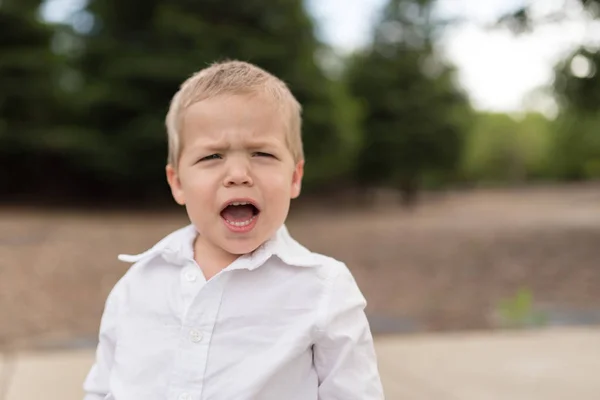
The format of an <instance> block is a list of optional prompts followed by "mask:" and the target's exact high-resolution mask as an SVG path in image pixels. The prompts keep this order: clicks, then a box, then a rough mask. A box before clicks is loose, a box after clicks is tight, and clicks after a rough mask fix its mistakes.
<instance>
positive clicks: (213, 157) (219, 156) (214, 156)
mask: <svg viewBox="0 0 600 400" xmlns="http://www.w3.org/2000/svg"><path fill="white" fill-rule="evenodd" d="M220 158H222V157H221V155H220V154H211V155H210V156H206V157H202V158H201V159H200V160H198V161H209V160H218V159H220Z"/></svg>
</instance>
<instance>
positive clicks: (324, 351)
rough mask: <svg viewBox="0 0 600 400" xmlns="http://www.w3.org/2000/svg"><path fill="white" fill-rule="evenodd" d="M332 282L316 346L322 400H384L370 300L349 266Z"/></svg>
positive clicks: (326, 298)
mask: <svg viewBox="0 0 600 400" xmlns="http://www.w3.org/2000/svg"><path fill="white" fill-rule="evenodd" d="M328 283H329V284H330V286H329V290H328V292H329V293H328V295H327V296H326V297H325V301H326V304H327V305H326V306H325V307H324V314H323V320H322V322H323V323H322V326H321V328H320V329H321V332H320V334H319V336H318V338H317V340H316V343H315V345H314V363H315V368H316V371H317V375H318V377H319V400H334V399H336V400H339V399H343V400H383V399H384V394H383V388H382V385H381V380H380V377H379V371H378V366H377V359H376V354H375V348H374V345H373V337H372V334H371V330H370V327H369V323H368V321H367V318H366V315H365V312H364V308H365V307H366V300H365V299H364V297H363V295H362V293H361V292H360V290H359V288H358V286H357V285H356V282H355V280H354V278H353V277H352V275H351V273H350V271H349V270H348V269H347V267H346V266H345V265H343V268H342V269H341V271H340V272H339V273H338V274H337V276H335V277H333V278H331V279H330V281H329V282H328Z"/></svg>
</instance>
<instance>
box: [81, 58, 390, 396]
mask: <svg viewBox="0 0 600 400" xmlns="http://www.w3.org/2000/svg"><path fill="white" fill-rule="evenodd" d="M166 124H167V131H168V139H169V160H168V165H167V168H166V172H167V178H168V182H169V185H170V187H171V191H172V194H173V197H174V199H175V201H176V202H177V203H179V204H180V205H184V206H185V208H186V211H187V214H188V216H189V219H190V221H191V224H190V225H189V226H187V227H185V228H183V229H180V230H178V231H176V232H174V233H172V234H170V235H168V236H167V237H166V238H164V239H163V240H161V241H160V242H159V243H157V244H156V245H155V246H154V247H152V248H151V249H150V250H148V251H146V252H144V253H142V254H139V255H136V256H128V255H121V256H119V258H120V259H121V260H122V261H126V262H133V263H134V265H133V266H132V267H131V268H130V269H129V271H128V272H127V273H126V274H125V275H124V276H123V278H121V280H120V281H119V282H118V283H117V284H116V285H115V287H114V288H113V290H112V291H111V293H110V295H109V296H108V299H107V302H106V307H105V310H104V314H103V316H102V321H101V325H100V334H99V344H98V348H97V351H96V361H95V363H94V365H93V367H92V369H91V370H90V372H89V374H88V376H87V379H86V380H85V383H84V390H85V392H86V396H85V400H100V399H104V400H106V399H113V400H159V399H160V400H165V399H168V400H251V399H252V400H254V399H256V400H312V399H314V400H317V399H319V400H333V399H336V400H380V399H383V398H384V397H383V390H382V387H381V382H380V378H379V373H378V369H377V362H376V356H375V352H374V348H373V340H372V336H371V332H370V329H369V325H368V322H367V319H366V317H365V314H364V307H365V299H364V298H363V296H362V294H361V292H360V291H359V289H358V287H357V285H356V283H355V281H354V279H353V277H352V275H351V274H350V272H349V270H348V269H347V267H346V266H345V264H343V263H342V262H340V261H337V260H335V259H333V258H329V257H326V256H324V255H320V254H316V253H312V252H310V251H309V250H307V249H306V248H304V247H303V246H301V245H300V244H299V243H298V242H296V241H295V240H294V239H292V237H291V236H290V235H289V233H288V231H287V230H286V228H285V225H284V221H285V219H286V217H287V215H288V210H289V206H290V200H291V199H293V198H296V197H297V196H298V195H299V194H300V186H301V181H302V174H303V166H304V156H303V151H302V139H301V135H300V126H301V117H300V105H299V104H298V102H297V101H296V100H295V98H294V97H293V95H292V94H291V92H290V91H289V89H288V88H287V87H286V85H285V84H284V83H283V82H282V81H281V80H279V79H277V78H276V77H274V76H273V75H271V74H269V73H267V72H266V71H264V70H262V69H260V68H258V67H256V66H254V65H251V64H248V63H244V62H239V61H230V62H224V63H219V64H215V65H212V66H210V67H208V68H206V69H204V70H202V71H200V72H199V73H197V74H195V75H194V76H192V77H191V78H189V79H188V80H187V81H186V82H184V83H183V85H182V86H181V88H180V90H179V91H178V92H177V93H176V94H175V96H174V98H173V100H172V103H171V107H170V110H169V113H168V115H167V121H166Z"/></svg>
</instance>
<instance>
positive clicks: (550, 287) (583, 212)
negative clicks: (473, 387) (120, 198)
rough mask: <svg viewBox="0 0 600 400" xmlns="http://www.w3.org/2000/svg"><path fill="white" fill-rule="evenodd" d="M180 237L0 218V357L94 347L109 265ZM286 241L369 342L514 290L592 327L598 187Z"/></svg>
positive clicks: (77, 218)
mask: <svg viewBox="0 0 600 400" xmlns="http://www.w3.org/2000/svg"><path fill="white" fill-rule="evenodd" d="M333 203H335V201H333ZM186 223H187V220H186V217H185V215H184V214H183V212H179V213H165V212H163V213H150V212H141V211H137V212H136V211H127V212H123V211H121V212H116V211H112V212H108V211H97V212H90V211H87V212H81V211H60V212H59V211H47V210H46V211H45V210H42V209H18V208H14V207H13V208H7V207H5V208H3V209H0V349H1V348H7V347H28V346H43V345H51V344H52V343H71V344H72V343H76V340H78V339H84V340H94V338H95V336H96V333H97V329H98V324H99V319H100V315H101V312H102V309H103V306H104V301H105V299H106V295H107V294H108V292H109V290H110V289H111V288H112V286H113V285H114V283H115V282H116V281H117V280H118V279H119V277H120V276H121V275H122V274H123V273H124V272H125V270H126V269H127V268H128V266H129V264H125V263H121V262H119V261H117V259H116V256H117V254H119V253H129V254H134V253H136V252H140V251H143V250H145V249H147V248H148V247H149V246H151V245H152V244H153V243H154V242H156V241H157V240H158V239H160V238H162V237H163V236H164V235H166V234H167V233H169V232H171V231H172V230H175V229H177V228H178V227H180V226H182V225H183V224H186ZM288 227H289V229H290V231H291V233H292V235H294V236H295V237H296V238H297V239H298V240H300V241H301V242H303V243H304V244H305V245H306V246H307V247H308V248H310V249H311V250H313V251H317V252H322V253H326V254H328V255H331V256H334V257H336V258H339V259H341V260H343V261H345V262H346V263H347V264H348V266H349V267H350V269H351V270H352V272H353V273H354V276H355V277H356V280H357V281H358V284H359V286H360V287H361V289H362V291H363V293H364V295H365V297H366V298H367V300H368V303H369V304H368V308H367V311H368V315H369V317H370V319H371V321H372V327H373V330H374V332H375V333H376V334H377V333H388V332H392V331H395V332H414V331H436V330H444V331H451V330H465V329H491V328H494V327H496V326H497V319H496V318H495V316H496V314H497V310H498V306H499V304H500V301H501V300H502V299H505V298H508V297H511V296H514V294H515V293H516V292H517V290H518V289H519V288H521V287H526V288H529V289H530V290H531V291H532V293H533V295H534V300H535V306H536V307H537V308H540V309H544V308H545V309H547V310H554V312H555V314H556V313H558V314H556V315H559V314H560V313H561V312H562V313H563V314H565V313H566V314H568V315H575V314H577V313H579V314H577V315H584V316H585V315H588V316H589V315H598V316H600V312H599V310H600V185H599V184H588V185H573V186H562V187H538V188H525V189H512V190H477V191H469V192H452V193H446V194H444V195H431V196H428V198H427V199H426V200H425V201H424V202H423V204H422V205H421V206H419V207H418V208H417V209H415V210H413V211H406V210H403V209H401V208H400V207H399V206H397V205H396V204H395V203H391V204H390V201H389V200H386V199H383V200H381V202H380V203H379V204H378V205H377V206H376V207H374V208H373V209H370V210H365V209H362V210H357V209H349V208H346V207H343V206H342V205H341V203H340V206H339V207H333V208H332V207H331V204H329V205H323V206H321V207H316V206H314V205H312V206H310V207H309V206H306V205H304V206H303V207H301V208H300V209H296V210H295V211H294V212H293V214H292V215H291V216H290V218H289V221H288ZM565 310H566V311H565ZM569 313H570V314H569ZM567 319H568V318H567ZM576 319H577V318H575V320H576ZM583 319H585V317H583ZM588 319H589V318H588ZM563 322H564V321H563ZM580 322H581V321H580ZM584 322H585V321H584ZM598 322H600V317H599V318H598Z"/></svg>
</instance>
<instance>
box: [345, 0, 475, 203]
mask: <svg viewBox="0 0 600 400" xmlns="http://www.w3.org/2000/svg"><path fill="white" fill-rule="evenodd" d="M432 6H433V3H432V2H430V1H420V2H416V1H404V0H393V1H390V3H389V5H388V6H387V8H386V10H385V12H384V16H383V19H382V21H381V22H380V23H379V25H378V28H377V31H376V36H375V41H374V43H373V46H372V47H371V48H369V49H368V50H367V51H365V52H363V53H359V54H356V55H355V56H354V57H353V58H352V59H351V60H350V62H349V66H348V70H347V76H348V81H349V84H350V90H351V91H352V94H353V95H354V96H356V97H357V99H358V100H359V101H360V104H361V106H362V111H363V120H362V124H361V130H362V134H363V138H362V148H361V149H360V153H359V159H358V162H357V165H356V172H355V179H356V181H357V183H358V184H359V185H360V186H363V187H369V186H383V185H385V186H391V187H396V188H399V189H400V190H401V191H402V192H403V193H404V195H405V199H407V200H408V201H410V200H411V198H412V196H413V195H414V192H415V191H416V190H417V189H418V188H419V187H420V186H421V185H422V184H423V182H424V180H425V179H426V177H432V176H435V175H436V174H437V175H440V173H442V172H443V173H445V174H446V175H451V174H452V171H454V170H455V168H456V166H457V164H458V161H459V159H460V153H461V150H462V147H463V144H462V140H463V134H462V125H461V123H462V122H463V121H464V119H461V117H460V116H461V115H466V114H468V105H467V102H466V99H465V97H464V96H463V94H462V93H460V92H459V90H457V88H456V87H455V85H454V83H453V82H454V81H453V73H454V71H453V69H452V68H451V67H450V66H448V65H446V64H444V63H443V62H442V61H441V60H439V59H437V58H436V54H435V50H434V47H433V44H432V43H433V40H434V34H435V28H436V27H438V24H437V23H436V22H435V21H433V19H432V18H431V11H432Z"/></svg>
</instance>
